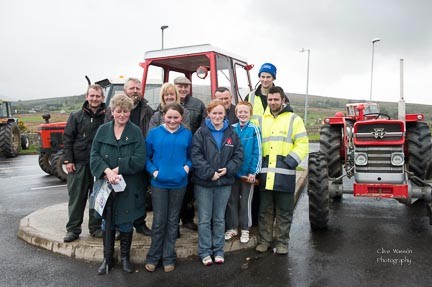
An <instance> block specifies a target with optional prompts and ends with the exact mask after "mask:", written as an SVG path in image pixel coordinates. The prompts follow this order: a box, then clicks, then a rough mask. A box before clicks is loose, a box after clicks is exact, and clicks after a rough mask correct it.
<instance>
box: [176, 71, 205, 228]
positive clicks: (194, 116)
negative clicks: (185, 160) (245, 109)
mask: <svg viewBox="0 0 432 287" xmlns="http://www.w3.org/2000/svg"><path fill="white" fill-rule="evenodd" d="M174 85H175V86H176V87H177V90H178V92H179V95H180V103H181V104H182V106H183V107H184V108H185V109H186V110H188V111H189V120H190V128H191V132H192V135H194V134H195V132H196V131H197V130H198V128H199V127H200V126H201V124H202V122H203V121H204V119H205V118H206V117H207V111H206V106H205V105H204V103H203V102H202V101H201V100H200V99H197V98H193V97H192V95H191V85H192V82H191V81H190V80H189V79H188V78H186V77H184V76H179V77H177V78H175V79H174ZM192 174H193V170H192V171H191V172H190V173H189V183H188V186H187V189H186V193H185V195H184V198H183V205H182V209H181V211H180V219H181V221H182V225H183V227H185V228H187V229H190V230H198V226H197V225H196V224H195V223H194V222H193V219H194V217H195V209H194V187H193V184H192V182H191V180H190V179H191V176H192Z"/></svg>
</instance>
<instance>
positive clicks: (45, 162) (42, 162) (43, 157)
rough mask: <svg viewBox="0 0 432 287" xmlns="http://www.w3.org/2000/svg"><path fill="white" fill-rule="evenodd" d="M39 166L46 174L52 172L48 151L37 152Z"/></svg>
mask: <svg viewBox="0 0 432 287" xmlns="http://www.w3.org/2000/svg"><path fill="white" fill-rule="evenodd" d="M39 166H40V168H41V169H42V170H43V171H44V172H46V173H48V174H53V173H52V168H51V161H50V154H49V153H47V152H46V153H40V154H39Z"/></svg>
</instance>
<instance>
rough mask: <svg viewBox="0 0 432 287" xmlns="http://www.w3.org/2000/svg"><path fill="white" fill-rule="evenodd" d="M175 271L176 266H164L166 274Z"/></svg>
mask: <svg viewBox="0 0 432 287" xmlns="http://www.w3.org/2000/svg"><path fill="white" fill-rule="evenodd" d="M174 269H175V266H174V265H166V266H164V271H165V272H171V271H174Z"/></svg>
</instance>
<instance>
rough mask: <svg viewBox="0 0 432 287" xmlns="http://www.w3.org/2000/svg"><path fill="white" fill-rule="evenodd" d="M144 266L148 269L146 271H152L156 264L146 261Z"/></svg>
mask: <svg viewBox="0 0 432 287" xmlns="http://www.w3.org/2000/svg"><path fill="white" fill-rule="evenodd" d="M144 268H145V269H146V270H147V271H148V272H154V271H155V270H156V265H154V264H151V263H147V264H146V265H144Z"/></svg>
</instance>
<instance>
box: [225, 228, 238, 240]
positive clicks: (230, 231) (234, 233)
mask: <svg viewBox="0 0 432 287" xmlns="http://www.w3.org/2000/svg"><path fill="white" fill-rule="evenodd" d="M237 234H238V233H237V230H235V229H228V230H227V231H226V232H225V240H230V239H231V238H233V237H234V236H237Z"/></svg>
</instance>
